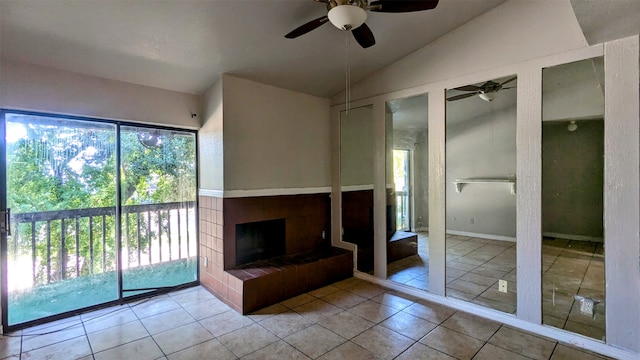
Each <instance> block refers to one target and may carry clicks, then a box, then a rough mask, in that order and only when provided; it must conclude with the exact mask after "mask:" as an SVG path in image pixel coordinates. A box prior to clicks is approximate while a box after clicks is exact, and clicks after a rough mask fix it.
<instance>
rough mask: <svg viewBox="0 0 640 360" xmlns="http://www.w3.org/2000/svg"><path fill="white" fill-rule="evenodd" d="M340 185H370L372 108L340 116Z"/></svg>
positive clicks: (355, 110)
mask: <svg viewBox="0 0 640 360" xmlns="http://www.w3.org/2000/svg"><path fill="white" fill-rule="evenodd" d="M340 185H342V186H346V187H347V188H346V189H344V190H349V188H348V187H350V186H373V108H372V107H371V106H362V107H359V108H357V109H351V110H349V113H348V114H347V113H345V112H342V113H341V114H340Z"/></svg>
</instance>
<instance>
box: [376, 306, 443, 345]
mask: <svg viewBox="0 0 640 360" xmlns="http://www.w3.org/2000/svg"><path fill="white" fill-rule="evenodd" d="M380 324H381V325H382V326H384V327H386V328H389V329H391V330H393V331H395V332H397V333H399V334H402V335H404V336H406V337H408V338H410V339H413V340H416V341H417V340H420V339H421V338H422V337H424V336H425V335H427V334H428V333H429V332H430V331H431V330H433V329H434V328H435V327H436V326H438V325H437V324H434V323H432V322H429V321H427V320H424V319H421V318H419V317H417V316H413V315H411V314H409V313H406V312H404V311H400V312H399V313H396V314H395V315H393V316H391V317H390V318H388V319H387V320H385V321H383V322H382V323H380Z"/></svg>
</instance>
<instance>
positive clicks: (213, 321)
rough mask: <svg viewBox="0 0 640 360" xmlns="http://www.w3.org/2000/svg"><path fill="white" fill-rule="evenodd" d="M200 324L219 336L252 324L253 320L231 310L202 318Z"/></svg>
mask: <svg viewBox="0 0 640 360" xmlns="http://www.w3.org/2000/svg"><path fill="white" fill-rule="evenodd" d="M200 324H202V326H204V327H205V328H206V329H207V330H209V331H210V332H211V334H213V336H216V337H217V336H221V335H224V334H226V333H229V332H232V331H234V330H238V329H240V328H242V327H245V326H247V325H251V324H253V320H251V319H249V318H248V317H245V316H242V315H240V314H238V313H237V312H235V311H233V310H231V311H227V312H224V313H222V314H218V315H214V316H210V317H208V318H206V319H203V320H200Z"/></svg>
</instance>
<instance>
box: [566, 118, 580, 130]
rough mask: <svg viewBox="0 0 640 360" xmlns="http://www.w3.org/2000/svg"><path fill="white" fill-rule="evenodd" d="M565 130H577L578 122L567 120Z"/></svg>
mask: <svg viewBox="0 0 640 360" xmlns="http://www.w3.org/2000/svg"><path fill="white" fill-rule="evenodd" d="M567 130H569V131H576V130H578V124H576V121H575V120H571V121H570V122H569V125H567Z"/></svg>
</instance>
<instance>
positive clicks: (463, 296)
mask: <svg viewBox="0 0 640 360" xmlns="http://www.w3.org/2000/svg"><path fill="white" fill-rule="evenodd" d="M446 292H447V296H450V297H452V298H456V299H460V300H465V301H472V300H473V299H475V298H476V295H473V294H467V293H466V292H464V291H459V290H455V289H452V288H450V287H449V286H448V285H447V289H446Z"/></svg>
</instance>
